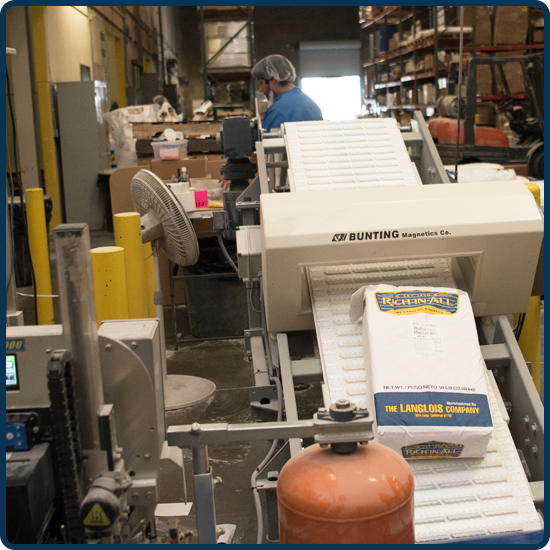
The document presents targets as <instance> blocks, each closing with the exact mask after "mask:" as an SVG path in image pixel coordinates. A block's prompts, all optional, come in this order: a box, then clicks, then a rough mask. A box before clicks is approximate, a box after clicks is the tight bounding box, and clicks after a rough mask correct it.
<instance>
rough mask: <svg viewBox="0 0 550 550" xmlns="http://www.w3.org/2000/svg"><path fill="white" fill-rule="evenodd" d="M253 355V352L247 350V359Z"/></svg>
mask: <svg viewBox="0 0 550 550" xmlns="http://www.w3.org/2000/svg"><path fill="white" fill-rule="evenodd" d="M251 355H252V352H251V351H250V350H249V349H247V350H246V356H247V357H250V356H251Z"/></svg>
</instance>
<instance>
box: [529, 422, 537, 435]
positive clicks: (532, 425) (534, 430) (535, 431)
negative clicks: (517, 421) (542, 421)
mask: <svg viewBox="0 0 550 550" xmlns="http://www.w3.org/2000/svg"><path fill="white" fill-rule="evenodd" d="M537 428H538V426H537V423H536V422H533V423H532V424H531V429H532V430H533V434H535V435H537Z"/></svg>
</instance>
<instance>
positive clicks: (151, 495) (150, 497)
mask: <svg viewBox="0 0 550 550" xmlns="http://www.w3.org/2000/svg"><path fill="white" fill-rule="evenodd" d="M145 498H146V499H147V500H152V498H153V493H151V491H149V492H148V493H146V495H145Z"/></svg>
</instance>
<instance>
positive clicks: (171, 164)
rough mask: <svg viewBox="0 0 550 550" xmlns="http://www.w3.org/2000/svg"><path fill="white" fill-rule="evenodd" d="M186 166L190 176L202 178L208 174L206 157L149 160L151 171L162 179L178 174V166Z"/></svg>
mask: <svg viewBox="0 0 550 550" xmlns="http://www.w3.org/2000/svg"><path fill="white" fill-rule="evenodd" d="M184 166H185V167H186V168H187V174H188V176H189V177H190V178H204V177H205V176H206V174H208V170H207V168H206V157H187V158H185V159H179V160H154V161H152V162H151V172H153V174H155V175H157V176H158V177H159V178H160V179H162V180H169V179H171V178H172V176H177V175H178V168H183V167H184Z"/></svg>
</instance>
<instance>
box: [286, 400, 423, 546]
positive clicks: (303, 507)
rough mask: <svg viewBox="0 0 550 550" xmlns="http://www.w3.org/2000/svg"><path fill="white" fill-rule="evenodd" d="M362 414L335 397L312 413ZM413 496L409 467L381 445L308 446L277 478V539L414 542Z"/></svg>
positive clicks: (342, 416)
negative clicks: (325, 406) (333, 400)
mask: <svg viewBox="0 0 550 550" xmlns="http://www.w3.org/2000/svg"><path fill="white" fill-rule="evenodd" d="M362 413H363V414H367V415H368V413H367V412H366V411H362V410H361V409H359V410H357V408H356V407H355V405H353V403H349V401H347V400H340V401H337V402H336V403H335V404H333V405H331V407H330V409H329V411H326V410H323V409H320V411H319V413H318V415H317V417H318V418H319V419H323V418H324V417H325V416H327V417H328V416H329V415H330V419H331V420H332V421H335V420H336V421H342V422H345V421H347V420H352V419H354V418H357V415H361V414H362ZM327 419H328V418H327ZM317 440H318V441H320V439H319V438H317ZM413 495H414V478H413V474H412V471H411V469H410V467H409V465H408V464H407V462H406V461H405V459H404V458H403V457H401V456H400V455H399V454H398V453H396V452H395V451H393V450H391V449H390V448H388V447H386V446H384V445H380V444H378V443H374V442H368V441H362V442H361V445H359V446H358V445H357V442H345V441H337V442H331V444H330V448H329V447H328V445H327V444H324V443H321V444H315V445H312V446H310V447H308V448H306V449H304V450H303V451H301V452H300V453H299V454H297V455H296V456H295V457H293V458H291V459H290V460H289V461H288V462H287V463H286V465H285V466H284V468H283V469H282V470H281V473H280V476H279V480H278V483H277V498H278V512H279V538H280V542H281V543H282V544H414V498H413Z"/></svg>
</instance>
